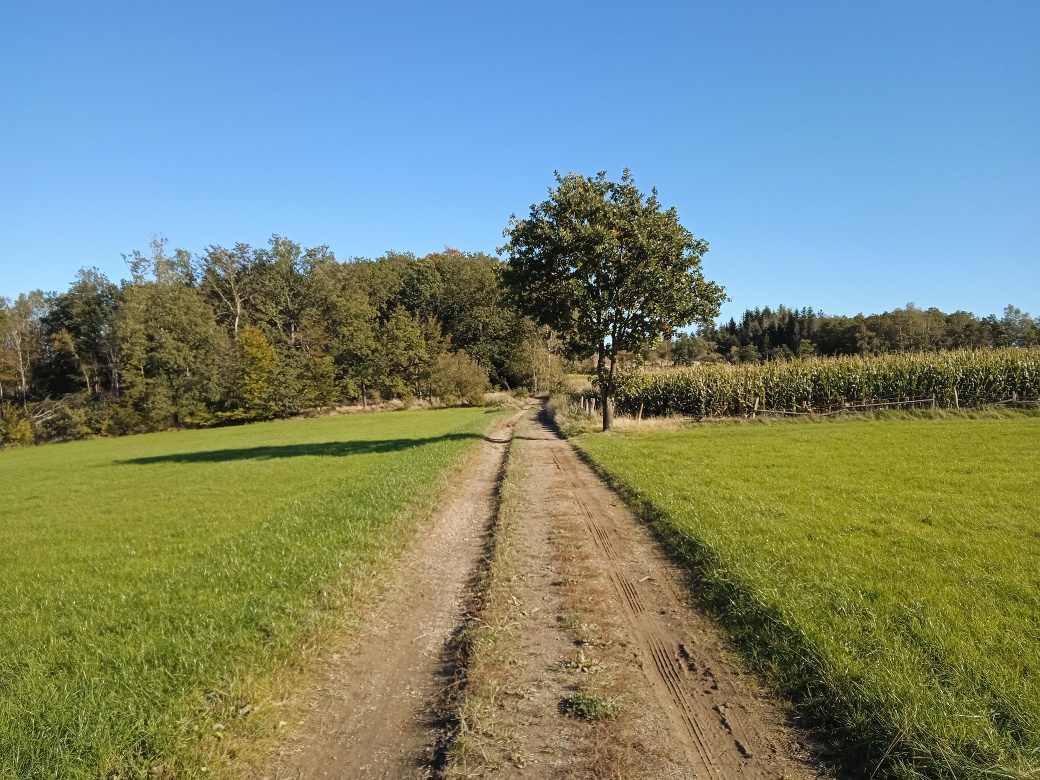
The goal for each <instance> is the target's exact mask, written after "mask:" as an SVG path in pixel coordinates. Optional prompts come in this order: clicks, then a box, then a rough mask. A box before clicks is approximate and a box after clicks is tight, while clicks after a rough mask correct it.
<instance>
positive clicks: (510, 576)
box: [441, 393, 526, 778]
mask: <svg viewBox="0 0 1040 780" xmlns="http://www.w3.org/2000/svg"><path fill="white" fill-rule="evenodd" d="M502 395H507V394H504V393H503V394H502ZM525 476H526V471H525V465H524V461H523V459H522V457H520V456H519V452H518V447H517V442H516V441H515V440H514V442H513V444H512V445H511V446H510V448H509V454H508V456H507V461H506V471H505V477H504V479H503V481H502V485H501V488H500V491H499V508H498V515H497V517H496V520H495V524H494V527H493V529H492V537H491V541H490V543H489V546H488V552H487V557H486V558H485V561H484V563H483V565H482V567H481V574H480V578H479V584H478V587H477V589H476V593H475V595H474V600H473V604H472V606H471V608H470V614H469V616H468V618H467V620H468V625H467V627H466V628H465V629H464V630H463V631H462V633H461V634H460V636H459V639H458V645H457V651H458V658H459V661H458V663H459V671H458V673H457V686H456V690H455V692H454V694H453V695H452V696H451V698H450V700H449V702H448V708H449V710H450V716H449V717H450V719H451V720H453V721H454V723H455V727H454V731H453V733H452V734H451V736H450V738H449V741H448V746H447V749H446V751H445V766H444V768H443V770H442V773H441V775H442V777H444V778H472V777H480V776H482V775H483V774H485V773H487V772H488V771H495V770H497V769H499V768H500V767H502V766H505V765H507V764H509V763H515V762H516V761H517V760H518V758H519V753H520V751H521V750H522V745H521V744H519V743H518V741H517V739H516V736H515V735H514V734H512V733H511V732H510V731H509V730H508V729H503V728H501V726H500V724H499V713H500V712H501V710H502V699H503V697H505V696H507V695H510V693H509V692H511V693H512V695H515V694H516V691H515V687H512V686H511V685H510V672H511V663H510V659H511V658H513V657H515V656H516V654H517V649H518V633H517V621H518V617H519V615H518V611H519V609H520V608H519V606H517V605H516V603H515V600H513V599H511V598H510V586H511V583H512V582H513V581H514V580H515V578H516V577H517V576H518V572H517V570H516V566H515V556H516V545H517V536H518V533H517V522H518V521H519V517H520V513H521V512H522V511H523V508H524V501H525V499H524V492H523V491H524V487H525V481H526V480H525Z"/></svg>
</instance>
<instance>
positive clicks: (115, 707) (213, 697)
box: [0, 409, 494, 780]
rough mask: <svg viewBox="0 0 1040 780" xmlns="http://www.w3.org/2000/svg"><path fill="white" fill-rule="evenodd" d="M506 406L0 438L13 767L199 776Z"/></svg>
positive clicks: (8, 774)
mask: <svg viewBox="0 0 1040 780" xmlns="http://www.w3.org/2000/svg"><path fill="white" fill-rule="evenodd" d="M492 419H494V416H493V415H491V414H487V413H485V412H484V410H481V409H451V410H442V411H433V412H430V411H425V412H398V413H393V414H371V415H359V416H353V417H337V418H325V419H310V420H288V421H280V422H272V423H264V424H256V425H250V426H243V427H238V428H224V429H215V430H200V431H184V432H177V433H159V434H150V435H142V436H132V437H127V438H120V439H104V440H94V441H81V442H72V443H68V444H60V445H51V446H46V447H38V448H29V449H22V450H12V451H5V452H0V539H2V544H0V778H4V780H7V779H8V778H19V780H24V779H25V778H53V777H62V778H88V777H89V778H97V777H105V776H108V777H115V776H117V774H118V776H119V777H121V778H130V777H141V778H143V777H157V776H159V777H163V776H169V777H172V776H176V777H184V776H202V775H201V774H198V773H200V772H202V769H201V763H200V762H201V760H202V759H200V758H199V756H204V755H206V751H205V750H203V749H202V748H204V747H205V745H206V743H207V742H212V741H213V740H214V739H215V738H222V737H224V736H225V735H227V736H228V737H231V736H233V734H234V732H235V730H236V729H239V730H241V729H245V728H246V726H245V725H244V724H245V723H247V722H251V721H257V722H259V721H258V720H257V719H261V720H262V713H261V714H257V712H255V710H259V709H261V707H260V703H261V702H260V698H262V695H263V692H264V685H265V680H267V679H268V678H269V677H270V676H271V675H272V674H274V673H275V670H276V669H277V668H278V667H279V664H283V663H285V662H286V659H289V658H291V657H293V656H298V655H299V652H300V647H301V643H304V642H307V641H308V640H310V639H313V637H314V635H315V632H316V631H317V630H318V628H319V627H320V625H321V624H322V621H323V618H322V615H323V614H326V613H334V612H343V610H344V609H345V608H347V607H349V605H350V603H351V597H352V596H353V595H356V594H357V593H358V592H362V593H363V592H366V588H369V589H370V586H369V585H368V584H367V582H368V580H370V579H371V577H372V575H373V573H378V572H379V571H380V570H381V568H385V565H386V563H387V562H388V561H390V560H392V559H393V556H394V555H395V553H397V552H399V550H400V549H401V547H402V545H403V544H404V543H405V542H406V541H407V539H408V537H409V534H410V531H411V530H412V529H413V528H414V525H415V520H416V518H418V517H420V516H421V515H422V514H423V513H424V512H428V509H429V503H430V501H431V500H432V499H433V498H434V496H435V494H436V492H437V489H438V486H439V485H440V484H442V483H443V481H442V480H441V476H442V475H443V474H444V473H445V472H446V471H447V470H448V469H450V468H451V467H452V466H453V465H454V464H457V463H458V462H459V461H460V458H462V457H463V456H464V454H465V452H466V451H467V450H468V449H469V448H470V447H471V446H472V445H473V443H474V442H476V441H477V440H478V439H479V438H480V436H481V434H482V433H483V432H484V430H485V429H486V427H487V426H488V424H489V422H490V421H491V420H492ZM258 697H260V698H258ZM218 723H219V725H217V724H218ZM214 729H217V731H215V730H214ZM209 776H212V770H211V771H210V774H209Z"/></svg>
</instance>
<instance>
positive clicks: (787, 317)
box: [654, 303, 1040, 365]
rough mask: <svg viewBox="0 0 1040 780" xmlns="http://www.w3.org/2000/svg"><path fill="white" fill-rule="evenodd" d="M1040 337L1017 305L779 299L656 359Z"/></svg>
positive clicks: (669, 345)
mask: <svg viewBox="0 0 1040 780" xmlns="http://www.w3.org/2000/svg"><path fill="white" fill-rule="evenodd" d="M1037 344H1040V317H1038V318H1036V319H1030V316H1029V314H1028V313H1023V312H1022V311H1021V310H1020V309H1018V308H1017V307H1015V306H1008V307H1007V308H1005V309H1004V313H1003V316H1001V317H997V316H996V315H993V314H991V315H989V316H987V317H981V318H980V317H976V316H975V315H974V314H971V313H969V312H965V311H957V312H954V313H953V314H944V313H943V312H941V311H939V310H938V309H934V308H932V309H919V308H917V307H916V306H914V305H913V304H912V303H911V304H907V306H906V308H903V309H895V310H894V311H890V312H885V313H883V314H871V315H867V316H864V315H863V314H857V315H856V316H854V317H846V316H834V315H826V314H824V313H823V312H820V311H813V310H812V309H808V308H804V309H794V308H787V307H786V306H779V307H777V308H776V309H775V310H774V309H770V308H769V307H768V306H767V307H766V308H764V309H748V310H746V311H745V312H744V315H743V316H742V317H741V318H740V320H736V319H730V320H729V321H728V322H726V323H724V324H722V325H717V324H708V325H706V326H703V327H701V328H700V330H699V331H698V333H697V334H696V335H689V334H681V335H679V336H678V337H676V338H674V339H671V340H670V341H667V342H662V344H661V345H659V346H658V348H657V350H656V354H655V355H654V357H655V358H656V360H658V361H661V362H664V363H670V364H674V365H692V364H694V363H706V362H707V363H711V362H722V361H728V362H730V363H761V362H763V361H768V360H791V359H794V358H796V357H811V356H814V355H817V356H837V355H885V354H891V353H898V352H938V351H941V350H957V349H1000V348H1002V347H1032V346H1036V345H1037Z"/></svg>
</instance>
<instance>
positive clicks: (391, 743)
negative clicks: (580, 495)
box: [266, 415, 520, 780]
mask: <svg viewBox="0 0 1040 780" xmlns="http://www.w3.org/2000/svg"><path fill="white" fill-rule="evenodd" d="M519 416H520V415H514V416H513V417H512V418H510V419H509V420H507V421H504V422H502V423H499V424H498V425H496V426H495V427H494V428H493V430H492V432H491V433H490V434H489V435H488V436H487V437H485V440H484V441H482V442H480V444H479V446H478V450H477V451H476V452H474V453H473V454H471V456H470V457H469V460H468V461H467V465H466V467H465V468H464V470H463V471H462V472H461V473H460V474H459V475H458V477H456V479H455V480H454V482H453V483H452V485H451V486H450V487H449V489H448V490H447V491H446V498H445V500H444V501H443V503H442V504H441V505H440V506H439V507H438V508H437V510H436V511H435V512H434V514H433V517H432V518H431V519H430V521H429V522H428V523H427V524H426V525H425V526H424V527H423V529H422V530H421V531H420V532H419V534H418V538H417V539H416V540H415V542H414V543H413V544H412V545H411V547H410V552H409V553H408V554H407V555H406V559H405V560H404V562H403V563H402V565H401V566H400V570H399V571H398V572H397V573H396V575H395V578H394V582H395V584H394V586H393V587H392V588H391V590H390V592H389V594H388V595H387V596H386V598H385V599H384V600H383V601H382V603H381V604H380V605H379V606H378V607H377V608H376V610H375V611H374V613H373V614H372V615H370V616H368V617H367V618H366V620H365V625H364V627H363V629H362V631H361V633H360V635H359V636H356V637H353V638H351V639H350V640H348V641H349V645H348V646H346V647H344V648H342V649H341V651H340V652H338V653H335V654H333V656H332V660H331V661H330V662H329V663H328V664H327V667H326V668H325V669H324V670H322V672H321V673H320V674H319V680H320V681H319V684H318V685H317V687H316V690H315V691H314V693H313V696H312V700H313V702H312V704H311V706H309V707H308V709H307V711H306V713H305V715H304V719H303V720H302V721H301V722H300V727H299V731H298V733H297V735H296V736H295V737H294V738H293V739H292V740H291V741H289V742H288V743H287V744H286V745H284V746H283V748H282V749H281V751H280V754H279V755H278V757H277V759H276V760H275V761H274V762H273V765H272V767H271V768H270V770H269V771H268V772H267V773H266V777H267V778H271V780H290V778H291V780H304V779H306V778H309V779H312V780H316V779H317V778H323V779H326V780H327V779H328V778H344V779H345V780H360V779H361V778H365V780H376V779H377V778H378V779H382V780H390V779H391V778H393V780H410V779H412V778H416V779H418V778H428V777H431V776H432V773H433V767H432V764H433V759H434V754H435V749H436V744H437V741H438V739H439V738H440V737H441V734H442V724H441V723H440V722H439V716H438V704H439V702H440V701H441V699H442V697H443V694H444V691H445V689H446V687H447V686H448V685H450V684H451V678H452V673H453V671H454V669H453V667H452V661H451V658H450V657H449V656H450V654H449V649H448V647H449V643H450V641H451V639H452V637H453V635H454V634H455V632H456V631H457V630H458V628H459V626H460V624H461V621H462V619H463V614H464V611H465V609H466V606H467V604H468V597H469V586H470V584H471V580H472V578H473V575H474V573H475V572H476V570H477V567H478V564H479V561H480V558H481V555H482V552H483V549H484V545H485V541H486V535H487V531H488V528H489V526H490V524H491V521H492V519H493V517H494V514H495V511H496V489H497V485H498V483H499V480H500V478H501V471H502V466H503V462H504V459H505V454H506V451H507V449H508V447H509V441H510V439H511V437H512V432H513V426H514V425H515V423H516V421H517V419H518V418H519Z"/></svg>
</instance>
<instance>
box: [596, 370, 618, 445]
mask: <svg viewBox="0 0 1040 780" xmlns="http://www.w3.org/2000/svg"><path fill="white" fill-rule="evenodd" d="M611 351H612V352H613V350H611ZM616 365H617V358H616V356H615V355H613V354H611V356H610V370H609V371H608V372H607V379H606V381H605V382H600V389H601V390H602V398H603V430H605V431H609V430H611V429H613V427H614V367H615V366H616Z"/></svg>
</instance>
